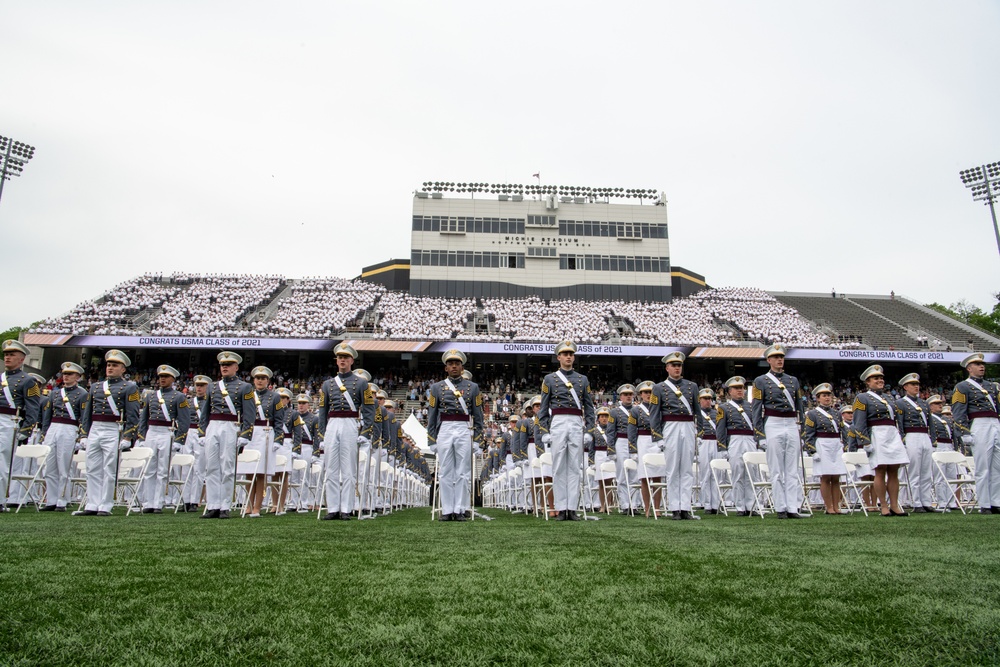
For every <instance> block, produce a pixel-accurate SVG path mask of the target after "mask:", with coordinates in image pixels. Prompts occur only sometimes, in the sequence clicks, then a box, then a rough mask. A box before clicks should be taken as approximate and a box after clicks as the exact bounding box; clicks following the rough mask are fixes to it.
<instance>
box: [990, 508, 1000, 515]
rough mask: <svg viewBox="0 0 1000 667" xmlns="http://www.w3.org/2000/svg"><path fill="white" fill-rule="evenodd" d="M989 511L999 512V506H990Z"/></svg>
mask: <svg viewBox="0 0 1000 667" xmlns="http://www.w3.org/2000/svg"><path fill="white" fill-rule="evenodd" d="M990 512H992V513H993V514H1000V507H996V506H991V507H990Z"/></svg>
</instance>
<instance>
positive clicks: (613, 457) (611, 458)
mask: <svg viewBox="0 0 1000 667" xmlns="http://www.w3.org/2000/svg"><path fill="white" fill-rule="evenodd" d="M617 459H618V456H617V455H615V454H608V458H606V459H604V460H605V461H615V460H617Z"/></svg>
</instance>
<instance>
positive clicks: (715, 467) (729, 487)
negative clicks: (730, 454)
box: [708, 459, 733, 516]
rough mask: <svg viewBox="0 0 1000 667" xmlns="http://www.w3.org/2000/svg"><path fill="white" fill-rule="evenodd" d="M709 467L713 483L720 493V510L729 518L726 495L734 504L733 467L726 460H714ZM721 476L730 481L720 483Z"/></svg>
mask: <svg viewBox="0 0 1000 667" xmlns="http://www.w3.org/2000/svg"><path fill="white" fill-rule="evenodd" d="M708 465H709V468H710V469H711V472H712V482H713V483H714V484H715V489H716V491H718V492H719V509H721V510H722V514H723V515H724V516H729V512H728V511H727V510H726V493H728V494H729V501H730V502H732V501H733V498H732V496H733V484H732V479H733V467H732V466H731V465H729V461H727V460H726V459H712V460H711V461H709V463H708ZM719 475H725V476H726V479H727V480H728V481H727V482H725V483H723V482H720V481H719Z"/></svg>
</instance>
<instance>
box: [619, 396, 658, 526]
mask: <svg viewBox="0 0 1000 667" xmlns="http://www.w3.org/2000/svg"><path fill="white" fill-rule="evenodd" d="M636 389H637V390H638V391H639V400H638V401H637V402H636V403H635V404H634V405H633V406H632V413H631V414H630V415H629V420H628V446H629V451H632V450H633V449H634V450H635V451H636V458H635V460H636V464H637V465H636V477H637V479H638V480H639V483H640V495H641V496H642V506H643V507H644V508H645V516H646V518H649V512H650V511H651V510H652V508H653V507H660V506H661V505H662V495H663V494H662V491H661V490H660V489H657V490H656V492H655V493H650V488H651V487H650V486H649V484H650V482H652V483H654V484H658V483H659V482H660V481H661V480H662V479H663V476H664V475H665V474H666V473H667V471H666V464H664V465H662V466H661V465H655V466H654V465H649V464H647V463H646V455H647V454H653V453H659V452H660V450H659V445H657V448H656V449H654V447H653V438H654V435H653V430H652V427H651V426H650V425H649V423H650V400H651V399H652V396H653V383H652V382H650V381H649V380H646V381H645V382H640V383H639V384H638V386H636Z"/></svg>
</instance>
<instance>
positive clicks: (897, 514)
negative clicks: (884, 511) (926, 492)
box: [889, 509, 916, 516]
mask: <svg viewBox="0 0 1000 667" xmlns="http://www.w3.org/2000/svg"><path fill="white" fill-rule="evenodd" d="M914 511H916V510H914ZM889 516H910V515H909V514H907V513H906V512H893V511H892V510H891V509H890V510H889Z"/></svg>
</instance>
